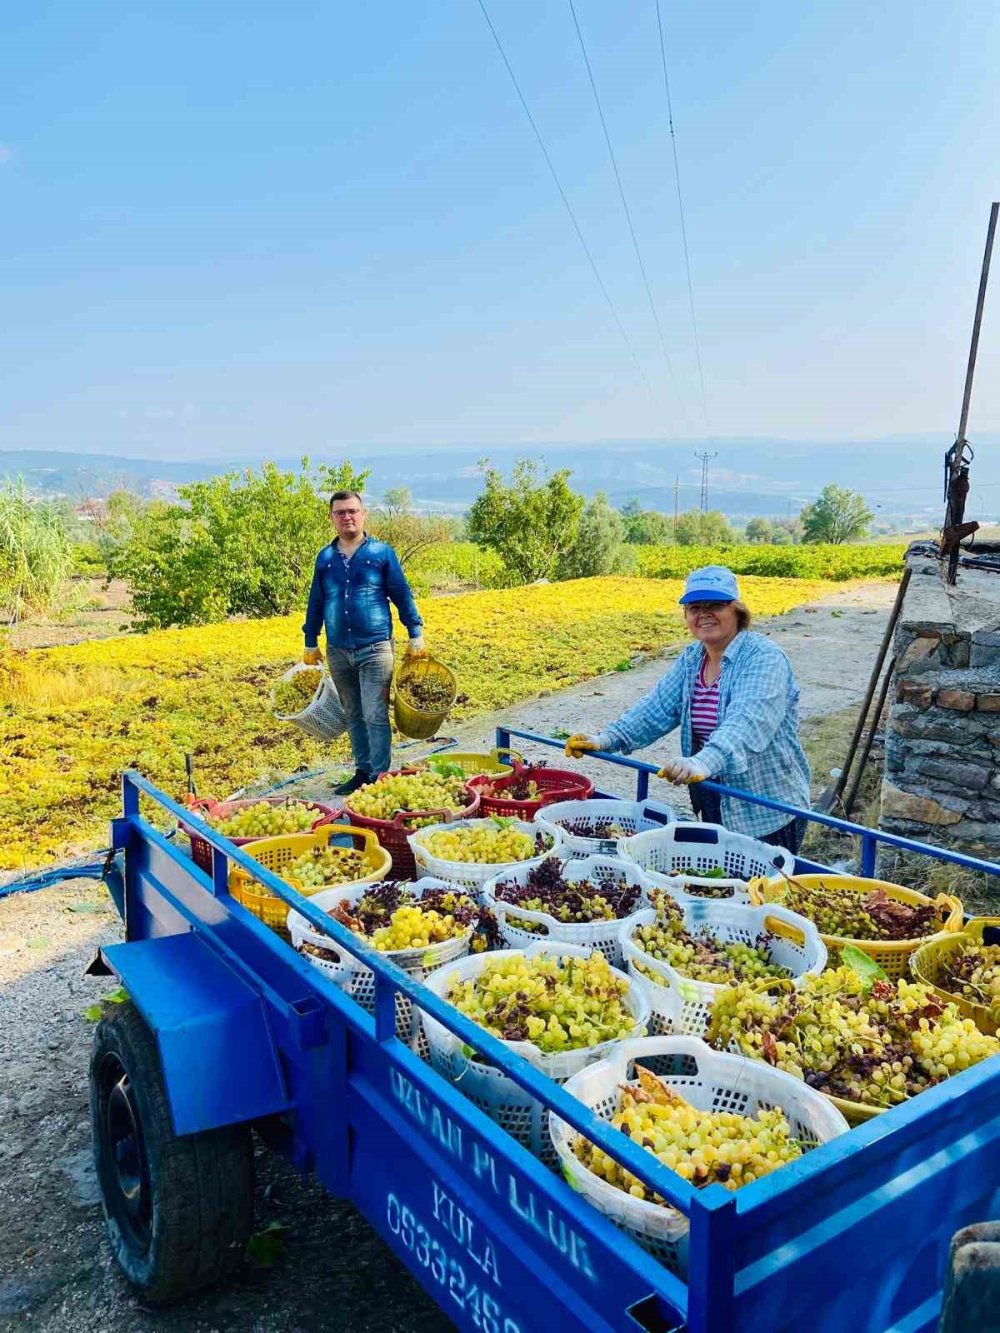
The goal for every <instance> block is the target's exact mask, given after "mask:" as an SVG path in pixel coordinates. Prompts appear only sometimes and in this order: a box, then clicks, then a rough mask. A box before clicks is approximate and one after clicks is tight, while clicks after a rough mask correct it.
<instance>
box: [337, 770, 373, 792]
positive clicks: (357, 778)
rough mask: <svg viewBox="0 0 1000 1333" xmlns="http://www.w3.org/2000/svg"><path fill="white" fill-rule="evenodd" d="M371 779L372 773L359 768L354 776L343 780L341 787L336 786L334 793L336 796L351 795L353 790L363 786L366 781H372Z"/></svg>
mask: <svg viewBox="0 0 1000 1333" xmlns="http://www.w3.org/2000/svg"><path fill="white" fill-rule="evenodd" d="M371 780H372V775H371V774H370V773H369V772H368V771H367V769H364V768H359V769H358V771H357V772H356V773H355V774H354V777H353V778H348V779H347V781H346V782H342V783H341V784H340V786H339V787H334V789H333V794H334V795H335V796H350V794H351V792H352V791H357V789H358V788H359V787H363V786H364V785H365V784H366V783H368V782H371Z"/></svg>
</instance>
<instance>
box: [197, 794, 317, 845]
mask: <svg viewBox="0 0 1000 1333" xmlns="http://www.w3.org/2000/svg"><path fill="white" fill-rule="evenodd" d="M319 818H320V811H318V810H317V809H316V808H315V806H310V805H306V804H305V803H304V802H302V801H282V802H281V804H280V805H272V804H270V803H269V802H268V801H256V802H255V803H254V804H253V805H248V806H244V807H243V809H242V810H236V811H234V812H233V814H231V815H227V816H226V817H225V818H224V819H213V818H211V817H209V818H208V819H207V820H206V822H207V823H209V824H211V825H212V827H213V828H215V829H217V830H218V831H219V832H220V833H221V834H223V835H224V836H225V837H227V838H268V837H277V836H278V835H280V834H283V833H302V832H304V831H305V830H306V829H310V828H312V826H313V825H314V824H315V823H316V821H317V820H318V819H319Z"/></svg>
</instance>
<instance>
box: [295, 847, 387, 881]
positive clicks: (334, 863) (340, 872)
mask: <svg viewBox="0 0 1000 1333" xmlns="http://www.w3.org/2000/svg"><path fill="white" fill-rule="evenodd" d="M368 869H369V867H368V866H366V864H365V858H364V856H363V855H362V854H361V852H355V851H353V850H352V849H351V848H349V847H313V848H312V849H311V850H310V851H308V852H305V853H303V855H302V856H299V857H296V859H295V860H294V861H293V862H292V863H291V865H288V866H286V867H285V869H284V870H283V871H282V879H287V880H289V881H291V880H297V881H298V882H299V884H301V885H302V886H303V887H304V888H307V889H322V888H323V887H324V885H327V884H348V883H350V881H351V880H352V879H361V878H363V876H364V875H365V873H366V872H367V871H368Z"/></svg>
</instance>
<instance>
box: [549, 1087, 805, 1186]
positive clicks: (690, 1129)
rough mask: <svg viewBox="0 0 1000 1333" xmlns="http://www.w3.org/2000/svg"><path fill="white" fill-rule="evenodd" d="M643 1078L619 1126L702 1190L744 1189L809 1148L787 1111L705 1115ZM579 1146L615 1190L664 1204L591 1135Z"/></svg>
mask: <svg viewBox="0 0 1000 1333" xmlns="http://www.w3.org/2000/svg"><path fill="white" fill-rule="evenodd" d="M636 1074H637V1075H638V1078H639V1083H638V1086H637V1085H636V1084H625V1085H623V1086H622V1089H621V1093H622V1097H621V1104H620V1106H619V1108H618V1110H617V1111H616V1112H615V1114H614V1115H613V1116H612V1118H611V1124H612V1125H613V1126H614V1127H615V1129H620V1130H621V1132H622V1133H623V1134H625V1135H626V1136H627V1137H628V1138H630V1139H632V1140H634V1141H635V1142H636V1143H639V1144H641V1145H642V1146H643V1147H644V1148H645V1149H646V1150H647V1152H650V1153H652V1154H653V1156H654V1157H655V1158H656V1159H657V1160H658V1161H660V1162H662V1163H663V1165H664V1166H668V1167H670V1169H671V1170H672V1171H676V1173H677V1174H678V1175H679V1176H680V1177H681V1178H682V1179H683V1180H689V1181H690V1182H691V1183H692V1184H693V1185H695V1186H703V1185H711V1184H720V1185H724V1186H725V1187H726V1189H729V1190H736V1189H739V1187H740V1186H741V1185H747V1184H749V1183H750V1181H752V1180H757V1179H758V1178H759V1177H760V1176H765V1175H767V1174H768V1173H769V1172H771V1171H774V1170H776V1169H777V1168H778V1167H779V1166H781V1165H782V1164H783V1163H785V1162H793V1161H795V1159H796V1158H797V1157H801V1156H802V1145H801V1144H800V1143H799V1142H798V1141H797V1140H796V1139H795V1138H793V1137H792V1130H791V1126H790V1125H789V1123H788V1120H787V1118H786V1116H785V1113H784V1112H783V1111H782V1110H781V1108H780V1107H777V1106H776V1107H773V1108H770V1109H764V1108H762V1109H760V1110H758V1112H757V1114H756V1115H752V1116H750V1115H738V1114H737V1113H736V1112H735V1111H700V1110H698V1109H697V1108H696V1107H694V1106H692V1105H691V1104H690V1102H687V1101H685V1100H684V1098H683V1097H681V1096H680V1095H679V1093H677V1092H676V1091H675V1090H674V1089H673V1088H671V1087H670V1086H668V1085H667V1084H665V1083H663V1082H661V1080H660V1079H658V1078H656V1076H655V1075H653V1074H651V1073H649V1071H648V1070H645V1069H643V1068H642V1067H641V1066H639V1065H637V1066H636ZM571 1147H572V1150H573V1153H574V1155H575V1156H576V1157H577V1158H578V1159H579V1160H580V1161H581V1162H582V1163H583V1165H584V1166H585V1167H586V1168H587V1170H588V1171H592V1172H593V1174H594V1175H595V1176H598V1177H599V1178H600V1179H601V1180H605V1181H607V1182H608V1184H609V1185H614V1186H615V1188H616V1189H620V1190H623V1191H624V1192H625V1193H627V1194H630V1195H631V1196H632V1197H633V1198H634V1199H642V1200H644V1201H645V1202H647V1203H658V1204H662V1203H663V1202H664V1201H663V1199H661V1198H660V1196H659V1195H657V1194H654V1193H653V1191H652V1190H651V1189H649V1187H648V1186H647V1185H644V1184H643V1183H642V1181H640V1180H638V1179H637V1178H636V1177H635V1176H634V1175H632V1173H631V1172H630V1171H627V1170H626V1169H625V1168H624V1167H623V1166H620V1165H619V1164H618V1163H617V1162H616V1161H615V1160H614V1158H613V1157H609V1156H608V1154H607V1153H605V1152H603V1151H602V1150H601V1149H600V1148H598V1147H596V1146H595V1145H594V1144H593V1143H591V1142H590V1140H589V1139H586V1138H584V1137H583V1135H578V1136H577V1137H576V1138H575V1139H574V1140H573V1142H572V1144H571Z"/></svg>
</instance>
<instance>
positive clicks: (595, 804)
mask: <svg viewBox="0 0 1000 1333" xmlns="http://www.w3.org/2000/svg"><path fill="white" fill-rule="evenodd" d="M606 819H612V820H613V821H614V822H615V824H616V825H617V826H618V827H619V828H620V829H621V834H619V835H618V836H617V837H614V838H599V837H596V836H589V835H586V834H582V833H570V832H568V831H567V830H566V829H565V828H563V826H562V821H566V822H567V823H570V822H573V821H575V820H585V821H587V822H588V823H590V824H592V825H593V824H596V823H597V822H598V821H599V820H601V821H603V820H606ZM676 820H677V813H676V811H675V810H674V809H673V808H672V807H671V806H669V805H663V804H661V803H660V802H658V801H619V800H617V799H615V798H614V797H592V798H591V799H590V800H589V801H556V802H555V804H554V805H543V806H542V808H541V809H540V810H539V811H538V813H537V814H536V815H535V823H536V824H539V825H540V826H541V827H542V828H544V829H548V831H549V832H550V833H551V832H558V833H559V834H560V835H561V836H562V846H563V851H565V852H575V853H577V854H578V855H580V856H617V855H618V844H619V842H620V841H621V839H622V838H623V837H628V838H630V837H632V836H633V835H634V834H636V833H644V832H645V831H646V830H648V829H662V828H666V827H667V825H669V824H673V823H675V822H676Z"/></svg>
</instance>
